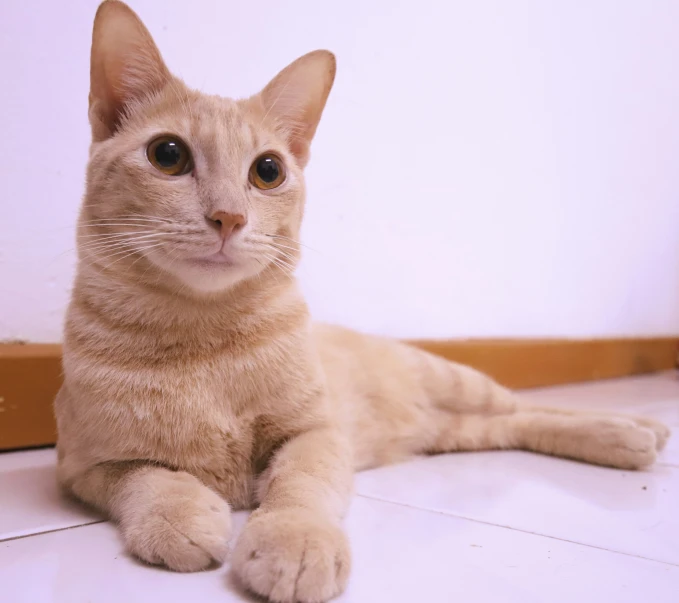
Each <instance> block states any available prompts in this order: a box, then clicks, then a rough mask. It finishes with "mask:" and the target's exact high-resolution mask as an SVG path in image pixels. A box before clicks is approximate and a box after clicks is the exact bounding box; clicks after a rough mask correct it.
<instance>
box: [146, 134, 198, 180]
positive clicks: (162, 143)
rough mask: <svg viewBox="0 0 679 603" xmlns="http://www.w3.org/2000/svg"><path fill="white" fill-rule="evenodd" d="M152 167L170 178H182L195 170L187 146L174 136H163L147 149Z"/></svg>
mask: <svg viewBox="0 0 679 603" xmlns="http://www.w3.org/2000/svg"><path fill="white" fill-rule="evenodd" d="M146 157H148V160H149V162H150V163H151V165H152V166H153V167H154V168H156V169H157V170H159V171H161V172H163V174H167V175H168V176H181V175H182V174H188V173H189V172H190V171H191V170H192V169H193V160H192V159H191V153H190V152H189V149H188V148H187V147H186V145H185V144H184V143H183V142H182V141H181V140H179V138H176V137H174V136H161V137H160V138H156V139H155V140H153V141H151V143H150V144H149V146H148V147H147V148H146Z"/></svg>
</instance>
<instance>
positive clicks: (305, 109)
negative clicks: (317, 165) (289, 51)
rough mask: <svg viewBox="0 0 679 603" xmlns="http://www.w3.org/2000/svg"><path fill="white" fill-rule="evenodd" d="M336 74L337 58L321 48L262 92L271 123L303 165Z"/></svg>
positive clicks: (293, 66) (291, 65) (268, 119)
mask: <svg viewBox="0 0 679 603" xmlns="http://www.w3.org/2000/svg"><path fill="white" fill-rule="evenodd" d="M334 77H335V57H334V56H333V55H332V53H330V52H328V51H325V50H317V51H315V52H311V53H309V54H307V55H304V56H303V57H301V58H299V59H297V60H296V61H295V62H294V63H291V64H290V65H288V66H287V67H286V68H285V69H283V71H281V72H280V73H279V74H278V75H277V76H276V77H275V78H274V79H273V80H272V81H271V82H270V83H269V84H268V85H267V86H266V88H264V90H262V92H261V93H260V99H261V102H262V105H263V108H264V111H265V115H266V119H267V122H269V123H270V124H272V125H273V127H274V128H276V130H277V131H279V132H280V134H281V135H282V136H284V137H285V139H286V140H287V141H288V145H289V147H290V151H291V152H292V153H293V154H294V155H295V157H296V158H297V160H298V162H299V163H300V165H302V166H304V165H306V162H307V161H308V158H309V146H310V144H311V140H312V139H313V136H314V134H315V132H316V128H317V127H318V122H319V121H320V119H321V115H322V113H323V108H324V107H325V103H326V100H327V98H328V94H330V89H331V88H332V83H333V80H334Z"/></svg>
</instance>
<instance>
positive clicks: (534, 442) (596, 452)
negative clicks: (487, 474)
mask: <svg viewBox="0 0 679 603" xmlns="http://www.w3.org/2000/svg"><path fill="white" fill-rule="evenodd" d="M439 424H440V426H441V427H440V430H439V433H438V437H437V438H436V439H435V441H434V442H433V445H432V446H431V447H430V449H428V450H427V452H431V453H439V452H451V451H463V450H493V449H518V450H530V451H533V452H539V453H542V454H549V455H553V456H559V457H564V458H570V459H575V460H579V461H584V462H587V463H593V464H596V465H606V466H609V467H617V468H620V469H641V468H643V467H646V466H648V465H651V464H653V462H655V459H656V452H657V445H658V439H657V437H656V434H655V432H654V431H653V430H652V429H650V428H648V427H644V426H641V425H639V424H638V423H636V422H635V421H634V419H631V418H630V419H628V418H626V417H624V416H622V415H621V416H599V415H595V414H590V413H587V412H583V413H582V414H575V413H573V414H561V413H552V412H549V411H544V410H542V409H538V410H536V409H534V408H526V409H524V408H522V407H521V406H518V407H517V408H516V410H514V411H513V412H510V413H507V414H501V415H484V414H468V413H462V414H459V413H449V414H448V416H445V417H444V416H441V417H440V419H439Z"/></svg>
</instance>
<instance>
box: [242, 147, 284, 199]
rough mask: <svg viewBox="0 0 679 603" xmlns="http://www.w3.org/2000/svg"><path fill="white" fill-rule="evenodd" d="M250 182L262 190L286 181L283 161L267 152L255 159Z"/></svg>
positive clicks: (251, 168) (251, 167)
mask: <svg viewBox="0 0 679 603" xmlns="http://www.w3.org/2000/svg"><path fill="white" fill-rule="evenodd" d="M248 177H249V179H250V182H251V184H252V185H253V186H256V187H257V188H259V189H262V190H265V191H266V190H270V189H272V188H276V187H277V186H280V185H281V184H283V182H284V181H285V168H284V167H283V162H282V161H281V160H280V159H279V158H278V157H276V155H273V154H272V153H265V154H264V155H260V156H259V157H257V159H255V161H254V162H253V164H252V165H251V166H250V173H249V175H248Z"/></svg>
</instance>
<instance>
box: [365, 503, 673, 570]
mask: <svg viewBox="0 0 679 603" xmlns="http://www.w3.org/2000/svg"><path fill="white" fill-rule="evenodd" d="M356 496H360V497H361V498H365V499H368V500H376V501H378V502H383V503H386V504H390V505H396V506H398V507H405V508H407V509H412V510H414V511H424V512H425V513H433V514H435V515H443V516H444V517H455V518H456V519H464V520H466V521H472V522H474V523H479V524H482V525H485V526H492V527H494V528H503V529H505V530H512V531H514V532H521V533H522V534H530V535H531V536H541V537H542V538H549V539H551V540H558V541H560V542H567V543H569V544H578V545H580V546H586V547H588V548H590V549H596V550H598V551H606V552H607V553H613V554H614V555H625V556H626V557H633V558H635V559H643V560H644V561H651V562H653V563H660V564H662V565H669V566H670V567H679V564H677V563H672V562H671V561H663V560H662V559H654V558H652V557H644V556H643V555H635V554H634V553H625V552H624V551H616V550H613V549H607V548H605V547H603V546H597V545H595V544H587V543H586V542H579V541H577V540H568V539H567V538H560V537H559V536H550V535H549V534H543V533H541V532H531V531H530V530H523V529H521V528H514V527H512V526H507V525H503V524H501V523H493V522H490V521H484V520H483V519H475V518H474V517H468V516H466V515H457V514H455V513H448V512H446V511H441V510H439V509H431V508H429V507H416V506H415V505H411V504H408V503H402V502H398V501H395V500H389V499H388V498H381V497H379V496H372V495H369V494H356Z"/></svg>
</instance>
